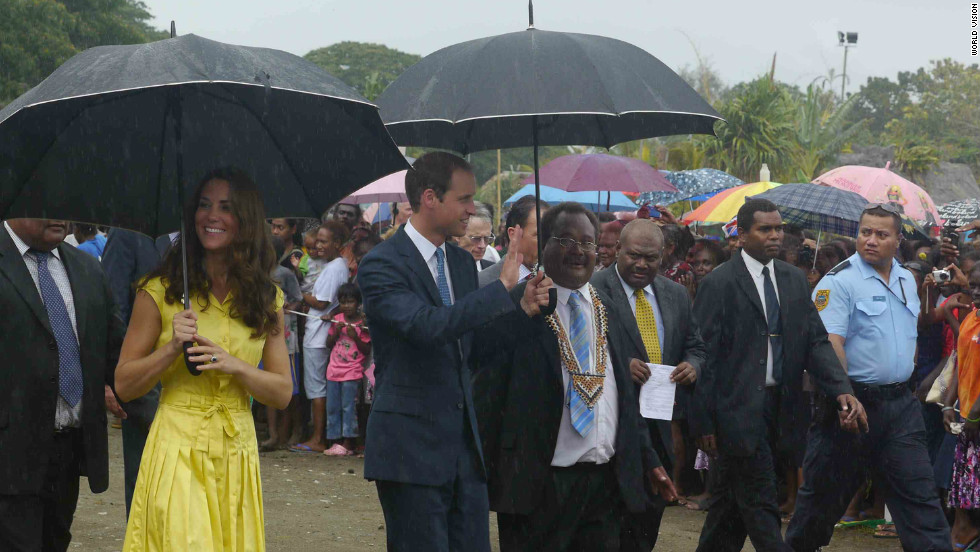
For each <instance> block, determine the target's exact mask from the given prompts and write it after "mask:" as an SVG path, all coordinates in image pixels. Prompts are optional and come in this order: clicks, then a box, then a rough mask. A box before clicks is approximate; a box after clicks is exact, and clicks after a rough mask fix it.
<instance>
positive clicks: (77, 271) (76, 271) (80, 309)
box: [58, 244, 89, 343]
mask: <svg viewBox="0 0 980 552" xmlns="http://www.w3.org/2000/svg"><path fill="white" fill-rule="evenodd" d="M68 247H71V246H70V245H65V244H62V245H59V246H58V255H59V256H60V257H61V264H63V265H64V266H65V272H66V273H67V274H68V282H69V283H70V284H71V295H72V302H73V303H74V304H75V329H76V330H77V331H78V342H79V343H84V342H85V341H84V339H85V313H87V312H89V309H88V308H87V305H86V303H87V301H88V298H89V293H86V290H85V289H83V287H82V284H83V280H84V278H83V276H82V272H84V269H83V268H82V267H81V265H80V263H78V262H77V261H76V260H75V258H74V256H72V255H71V254H70V252H69V254H67V255H66V254H65V249H66V248H68ZM85 254H86V255H87V253H85Z"/></svg>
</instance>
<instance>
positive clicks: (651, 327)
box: [592, 219, 706, 552]
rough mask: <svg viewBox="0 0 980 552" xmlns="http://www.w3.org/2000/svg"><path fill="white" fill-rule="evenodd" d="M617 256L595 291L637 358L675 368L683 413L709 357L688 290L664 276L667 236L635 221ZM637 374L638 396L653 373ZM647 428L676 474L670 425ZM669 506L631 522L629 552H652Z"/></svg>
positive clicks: (626, 539)
mask: <svg viewBox="0 0 980 552" xmlns="http://www.w3.org/2000/svg"><path fill="white" fill-rule="evenodd" d="M610 224H612V223H610ZM614 250H615V251H614V262H613V263H611V264H610V266H609V267H608V268H606V269H604V270H600V271H599V272H596V274H595V275H594V276H593V277H592V285H593V286H595V287H596V289H598V290H599V291H600V292H602V293H604V294H605V295H606V296H607V297H610V298H611V299H612V307H613V308H614V309H615V312H616V313H618V315H619V317H620V318H621V322H622V324H623V327H624V328H625V329H626V333H627V334H628V336H629V338H630V339H629V343H630V344H631V345H632V347H633V349H632V351H631V353H630V356H631V357H632V358H638V359H640V360H642V361H643V362H651V363H654V364H665V365H668V366H675V367H676V368H675V369H674V371H673V373H672V374H671V380H672V381H673V382H675V383H677V384H678V387H677V391H676V401H677V403H678V405H679V408H687V406H688V405H689V403H690V399H689V396H690V395H691V393H693V391H694V382H696V381H697V378H698V374H699V373H700V372H701V370H702V368H703V367H704V362H705V356H706V353H705V350H704V342H703V341H702V340H701V334H700V332H699V331H698V325H697V322H696V321H695V319H694V313H693V311H692V308H691V298H690V297H689V296H688V294H687V290H686V289H685V288H684V286H682V285H680V284H678V283H675V282H672V281H670V280H669V279H667V278H664V277H663V276H660V275H659V272H660V261H661V260H662V259H663V250H664V237H663V233H662V232H661V231H660V227H659V226H657V224H656V223H655V222H653V221H652V220H650V219H636V220H634V221H632V222H630V223H629V224H627V225H626V227H625V228H623V230H622V233H621V234H620V236H619V240H618V241H617V243H616V245H615V247H614ZM641 326H642V327H641ZM633 368H635V371H634V372H633V373H632V374H631V375H632V378H633V382H634V384H636V385H637V392H639V387H638V386H639V385H642V384H643V383H645V382H646V381H647V379H649V378H650V370H649V369H648V368H647V366H646V365H645V364H643V363H636V364H634V365H633ZM675 410H676V408H675ZM646 422H647V425H648V426H649V430H650V440H651V442H652V443H653V447H654V450H656V451H657V454H658V456H659V457H660V459H661V460H662V461H663V464H664V469H665V470H666V471H667V473H669V474H670V473H673V474H676V473H677V472H676V471H674V468H675V467H676V466H675V462H674V447H673V437H672V430H671V421H670V420H647V421H646ZM675 480H676V475H675ZM665 506H666V503H664V502H663V501H662V500H660V499H659V497H654V498H653V506H651V508H650V509H649V510H648V511H647V512H645V513H643V514H641V515H638V516H632V517H631V518H630V522H629V523H627V527H625V528H624V529H625V531H624V536H623V548H624V550H644V551H646V552H649V551H650V550H652V549H653V547H654V545H656V543H657V533H658V529H659V527H660V520H661V518H662V517H663V513H664V508H665Z"/></svg>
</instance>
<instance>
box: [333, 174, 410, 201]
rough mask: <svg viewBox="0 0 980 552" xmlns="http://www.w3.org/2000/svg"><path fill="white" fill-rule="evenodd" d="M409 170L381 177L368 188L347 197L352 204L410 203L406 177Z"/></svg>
mask: <svg viewBox="0 0 980 552" xmlns="http://www.w3.org/2000/svg"><path fill="white" fill-rule="evenodd" d="M406 174H408V171H407V170H404V171H398V172H396V173H393V174H389V175H388V176H384V177H381V178H379V179H377V180H375V181H374V182H372V183H370V184H368V185H367V186H365V187H363V188H361V189H360V190H357V191H356V192H354V193H352V194H351V195H349V196H347V198H346V201H350V202H351V203H389V202H395V203H398V202H400V201H408V195H406V194H405V175H406Z"/></svg>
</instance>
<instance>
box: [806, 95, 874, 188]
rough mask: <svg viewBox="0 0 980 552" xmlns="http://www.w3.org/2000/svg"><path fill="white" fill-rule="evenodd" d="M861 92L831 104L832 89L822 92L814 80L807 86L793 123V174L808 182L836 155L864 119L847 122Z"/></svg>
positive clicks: (832, 98)
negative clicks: (795, 120) (795, 121)
mask: <svg viewBox="0 0 980 552" xmlns="http://www.w3.org/2000/svg"><path fill="white" fill-rule="evenodd" d="M859 97H860V94H852V95H851V96H850V97H849V98H847V100H846V101H845V102H844V103H842V104H840V105H839V106H836V107H835V105H834V94H833V92H830V91H827V92H824V91H822V90H821V89H819V88H817V87H816V86H814V85H813V84H810V86H808V87H807V89H806V98H804V99H803V101H802V102H801V103H800V105H799V108H798V118H797V126H796V142H797V145H798V148H797V150H796V155H795V156H794V157H795V159H794V160H795V163H796V169H797V172H796V178H797V180H799V181H800V182H810V181H811V180H813V179H814V178H815V177H816V176H817V175H818V174H820V172H823V169H825V168H827V165H828V163H829V162H830V161H832V160H833V159H834V158H836V157H837V154H839V153H840V152H841V149H843V147H844V144H846V143H847V142H848V141H850V140H851V138H853V137H854V136H855V135H856V134H857V133H858V132H860V131H861V129H862V128H863V127H864V125H865V124H866V123H867V120H866V119H862V120H860V121H858V122H856V123H852V124H850V125H847V118H848V115H849V114H850V112H851V110H852V109H853V108H854V106H855V105H856V104H857V102H858V101H859Z"/></svg>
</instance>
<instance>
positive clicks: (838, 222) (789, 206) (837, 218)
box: [752, 184, 868, 236]
mask: <svg viewBox="0 0 980 552" xmlns="http://www.w3.org/2000/svg"><path fill="white" fill-rule="evenodd" d="M752 199H768V200H769V201H771V202H773V203H775V204H776V206H777V207H779V214H780V215H781V216H782V218H783V222H785V223H788V224H792V225H795V226H799V227H801V228H806V229H808V230H813V231H815V232H829V233H831V234H839V235H841V236H856V235H857V231H858V222H859V221H860V220H861V213H862V212H863V211H864V206H865V205H866V204H867V203H868V201H867V200H866V199H864V198H863V197H861V196H860V195H858V194H856V193H854V192H848V191H847V190H840V189H838V188H830V187H827V186H818V185H816V184H786V185H784V186H779V187H778V188H773V189H771V190H769V191H768V192H764V193H761V194H759V195H756V196H752Z"/></svg>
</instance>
